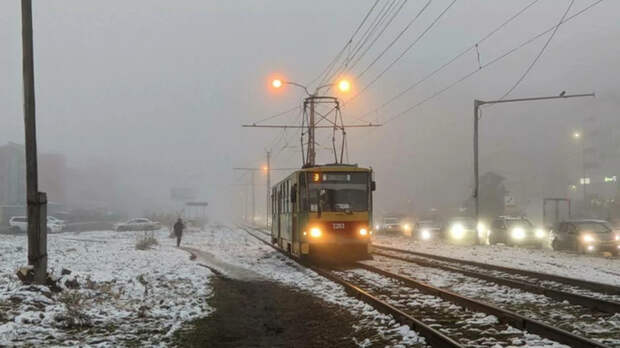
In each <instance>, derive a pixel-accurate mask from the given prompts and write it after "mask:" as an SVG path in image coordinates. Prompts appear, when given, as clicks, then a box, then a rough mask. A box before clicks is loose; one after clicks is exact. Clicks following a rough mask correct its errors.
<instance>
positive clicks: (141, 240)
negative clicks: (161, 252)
mask: <svg viewBox="0 0 620 348" xmlns="http://www.w3.org/2000/svg"><path fill="white" fill-rule="evenodd" d="M155 245H159V242H158V241H157V238H155V236H154V235H153V233H146V232H145V233H144V235H142V236H139V237H138V240H136V250H147V249H150V248H151V247H153V246H155Z"/></svg>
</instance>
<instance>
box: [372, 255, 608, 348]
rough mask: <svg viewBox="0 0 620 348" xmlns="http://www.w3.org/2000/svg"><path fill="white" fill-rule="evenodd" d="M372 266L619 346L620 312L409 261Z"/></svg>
mask: <svg viewBox="0 0 620 348" xmlns="http://www.w3.org/2000/svg"><path fill="white" fill-rule="evenodd" d="M366 263H368V264H369V265H372V266H375V267H379V268H381V269H385V270H387V271H390V272H393V273H397V274H401V275H405V276H407V277H410V278H413V279H415V280H419V281H422V282H425V283H428V284H430V285H433V286H435V287H438V288H442V289H446V290H450V291H452V292H455V293H457V294H459V295H462V296H466V297H469V298H472V299H475V300H479V301H482V302H487V303H491V304H494V305H496V306H498V307H500V308H503V309H506V310H509V311H513V312H516V313H518V314H520V315H523V316H525V317H528V318H531V319H535V320H539V321H542V322H544V323H546V324H549V325H552V326H555V327H558V328H560V329H563V330H566V331H568V332H572V333H574V334H577V335H579V336H583V337H587V338H590V339H593V340H596V341H599V342H601V343H603V344H606V345H609V346H612V347H620V338H619V337H620V313H616V314H609V313H602V312H597V311H592V310H590V309H588V308H586V307H582V306H579V305H571V304H569V303H567V302H566V301H564V302H561V301H558V300H555V299H552V298H549V297H547V296H544V295H539V294H533V293H530V292H526V291H523V290H520V289H515V288H511V287H508V286H503V285H498V284H495V283H493V282H488V281H485V280H481V279H477V278H472V277H468V276H464V275H462V274H459V273H456V272H449V271H445V270H442V269H437V268H431V267H423V266H418V265H415V264H412V263H409V262H404V261H399V260H394V259H390V258H385V257H379V256H375V257H374V261H367V262H366Z"/></svg>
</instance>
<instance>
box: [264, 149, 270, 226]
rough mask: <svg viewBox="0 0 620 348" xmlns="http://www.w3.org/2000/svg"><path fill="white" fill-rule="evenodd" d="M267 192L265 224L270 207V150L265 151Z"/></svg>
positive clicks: (266, 224) (266, 223) (267, 221)
mask: <svg viewBox="0 0 620 348" xmlns="http://www.w3.org/2000/svg"><path fill="white" fill-rule="evenodd" d="M265 174H266V175H267V193H266V196H267V197H266V201H265V226H267V227H268V226H269V212H270V208H271V204H270V203H271V194H270V193H271V151H267V173H265Z"/></svg>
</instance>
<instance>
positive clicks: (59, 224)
mask: <svg viewBox="0 0 620 348" xmlns="http://www.w3.org/2000/svg"><path fill="white" fill-rule="evenodd" d="M47 225H48V226H53V228H52V232H61V231H62V230H64V229H65V221H64V220H60V219H58V218H55V217H53V216H49V215H48V216H47Z"/></svg>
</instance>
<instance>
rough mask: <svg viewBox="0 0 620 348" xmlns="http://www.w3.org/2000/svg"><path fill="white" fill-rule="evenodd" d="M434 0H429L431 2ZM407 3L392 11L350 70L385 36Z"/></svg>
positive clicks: (350, 66) (404, 2) (405, 0)
mask: <svg viewBox="0 0 620 348" xmlns="http://www.w3.org/2000/svg"><path fill="white" fill-rule="evenodd" d="M430 1H432V0H429V2H430ZM406 3H407V0H404V1H403V2H402V3H401V4H400V6H399V7H398V8H397V9H396V11H394V13H392V16H391V17H390V19H389V20H388V21H387V23H386V24H385V25H384V26H383V28H382V29H381V31H380V32H379V33H378V34H377V35H375V38H374V39H373V40H372V42H371V43H370V44H369V45H368V46H367V47H366V49H365V50H364V52H362V54H360V55H359V56H357V58H355V61H353V63H351V65H349V67H348V69H349V70H353V69H354V68H355V67H356V66H357V64H358V63H359V62H360V61H361V60H362V59H363V58H364V57H365V56H366V54H367V53H368V51H370V49H371V48H372V47H373V46H374V44H375V42H377V40H379V38H381V36H383V33H384V32H385V31H386V29H387V28H388V27H389V26H390V24H392V22H393V21H394V19H395V18H396V17H397V16H398V14H399V13H400V12H401V11H402V9H403V7H404V6H405V4H406ZM358 77H359V76H358Z"/></svg>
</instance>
